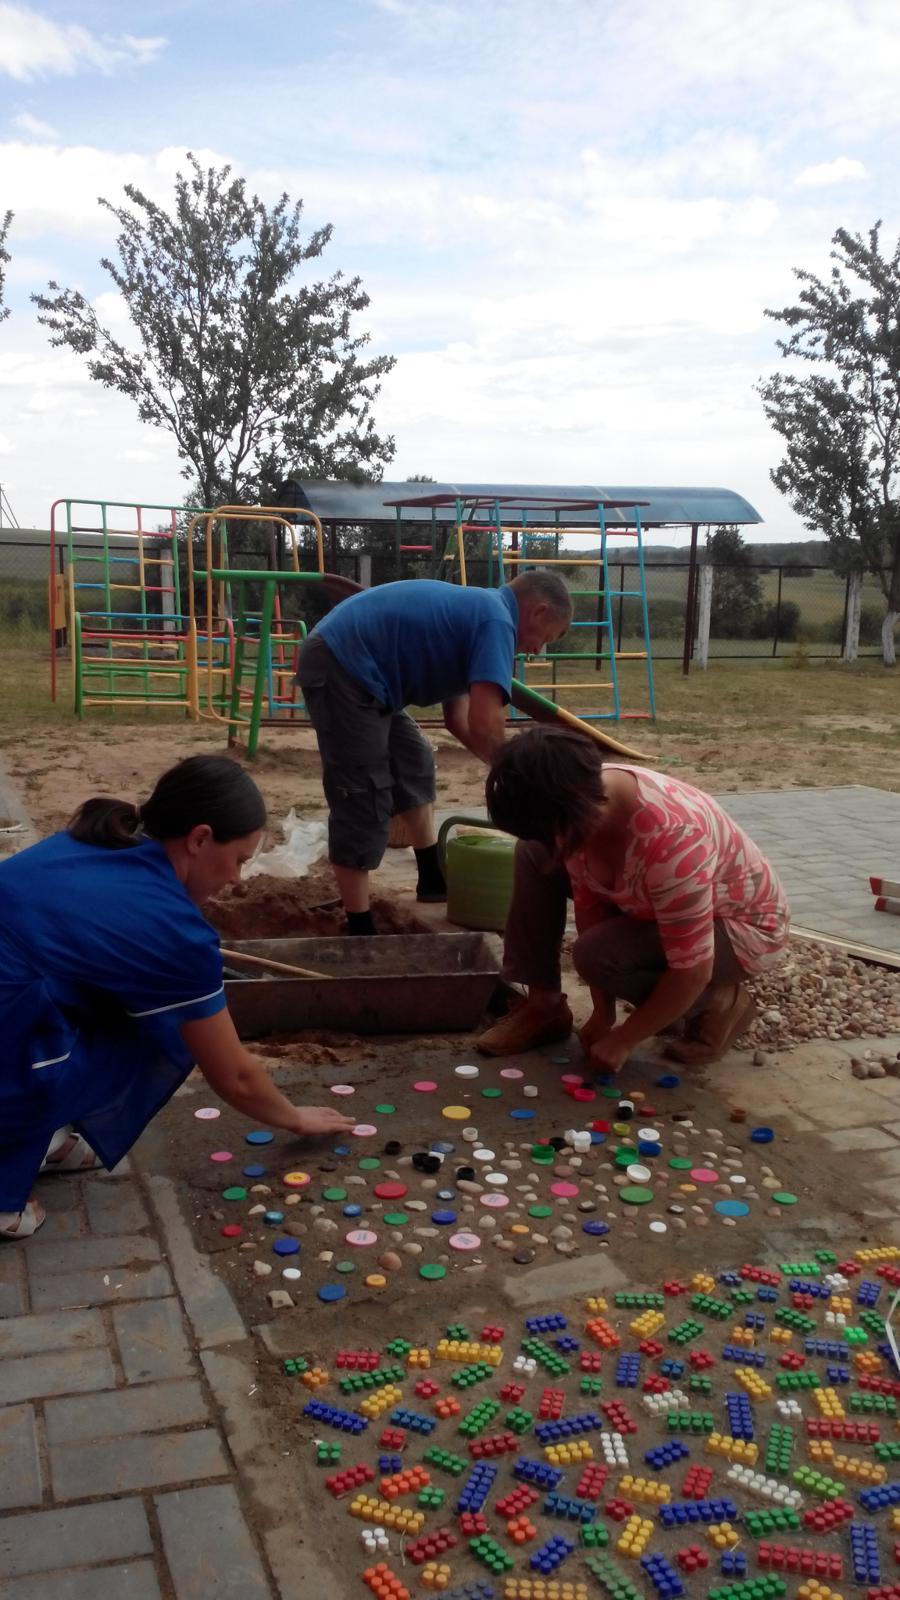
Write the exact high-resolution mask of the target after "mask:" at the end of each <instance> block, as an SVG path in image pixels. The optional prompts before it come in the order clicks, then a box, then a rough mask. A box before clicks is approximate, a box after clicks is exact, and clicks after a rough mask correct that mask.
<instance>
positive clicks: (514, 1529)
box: [506, 1511, 537, 1544]
mask: <svg viewBox="0 0 900 1600" xmlns="http://www.w3.org/2000/svg"><path fill="white" fill-rule="evenodd" d="M506 1533H507V1537H508V1538H510V1539H512V1542H513V1544H530V1543H531V1540H532V1539H536V1538H537V1528H536V1527H535V1525H534V1523H533V1522H532V1521H531V1520H530V1519H529V1518H528V1517H527V1516H526V1515H525V1513H524V1511H523V1512H521V1513H520V1514H519V1516H517V1517H511V1518H510V1520H509V1522H508V1523H507V1524H506Z"/></svg>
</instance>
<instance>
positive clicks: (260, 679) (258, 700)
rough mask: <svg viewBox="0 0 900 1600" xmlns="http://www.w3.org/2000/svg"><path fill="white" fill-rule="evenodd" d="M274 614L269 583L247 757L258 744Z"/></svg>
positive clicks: (272, 591)
mask: <svg viewBox="0 0 900 1600" xmlns="http://www.w3.org/2000/svg"><path fill="white" fill-rule="evenodd" d="M274 612H275V584H274V582H272V581H270V582H268V583H267V584H266V585H265V588H264V590H263V608H262V614H261V617H260V623H259V643H258V644H257V653H256V675H255V678H254V682H253V705H252V707H251V710H250V728H249V731H248V733H247V755H248V756H255V755H256V749H257V746H258V744H259V725H260V718H261V716H262V703H263V694H264V692H265V687H266V675H267V674H266V666H267V660H266V658H267V654H268V650H269V645H270V641H271V638H272V617H273V615H274Z"/></svg>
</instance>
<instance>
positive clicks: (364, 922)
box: [347, 911, 376, 934]
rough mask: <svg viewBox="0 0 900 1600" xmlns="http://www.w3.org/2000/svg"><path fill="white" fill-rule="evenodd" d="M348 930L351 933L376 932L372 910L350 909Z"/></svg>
mask: <svg viewBox="0 0 900 1600" xmlns="http://www.w3.org/2000/svg"><path fill="white" fill-rule="evenodd" d="M347 932H348V933H351V934H372V933H375V932H376V928H375V924H374V922H373V921H372V913H371V911H348V912H347Z"/></svg>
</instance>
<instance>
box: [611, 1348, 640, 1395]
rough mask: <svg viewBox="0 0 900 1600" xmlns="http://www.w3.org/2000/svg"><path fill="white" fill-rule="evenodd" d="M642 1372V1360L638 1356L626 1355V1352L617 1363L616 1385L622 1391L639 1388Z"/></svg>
mask: <svg viewBox="0 0 900 1600" xmlns="http://www.w3.org/2000/svg"><path fill="white" fill-rule="evenodd" d="M640 1372H641V1358H640V1356H639V1355H636V1354H633V1353H632V1354H626V1353H625V1352H624V1351H623V1353H622V1354H621V1355H620V1356H619V1359H618V1361H617V1363H616V1383H617V1384H618V1386H619V1388H620V1389H634V1388H636V1387H637V1382H638V1378H639V1377H640Z"/></svg>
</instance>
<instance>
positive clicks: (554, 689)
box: [541, 678, 612, 694]
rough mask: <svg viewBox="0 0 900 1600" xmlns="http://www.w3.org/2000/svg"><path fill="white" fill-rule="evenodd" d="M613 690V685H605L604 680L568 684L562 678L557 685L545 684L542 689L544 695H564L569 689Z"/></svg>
mask: <svg viewBox="0 0 900 1600" xmlns="http://www.w3.org/2000/svg"><path fill="white" fill-rule="evenodd" d="M611 688H612V684H611V683H604V682H603V680H602V679H601V680H600V682H599V683H592V682H591V681H590V680H589V681H588V682H587V683H568V682H566V681H564V680H563V679H562V678H560V679H559V680H558V682H556V683H545V684H543V685H542V688H541V693H542V694H559V693H562V692H563V691H565V692H568V690H569V689H611Z"/></svg>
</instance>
